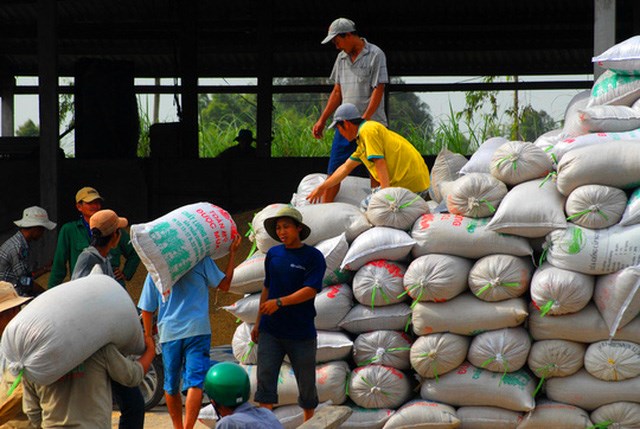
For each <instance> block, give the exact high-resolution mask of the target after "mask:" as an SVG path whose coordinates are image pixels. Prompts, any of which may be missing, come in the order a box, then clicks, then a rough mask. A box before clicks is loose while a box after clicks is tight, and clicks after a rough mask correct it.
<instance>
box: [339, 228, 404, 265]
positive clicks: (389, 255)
mask: <svg viewBox="0 0 640 429" xmlns="http://www.w3.org/2000/svg"><path fill="white" fill-rule="evenodd" d="M414 244H415V240H413V239H412V238H411V237H410V236H409V234H407V233H406V232H404V231H400V230H398V229H393V228H387V227H384V226H376V227H373V228H371V229H370V230H368V231H365V232H363V233H362V234H360V235H359V236H358V237H356V239H355V240H353V243H351V246H350V247H349V250H348V251H347V254H346V255H345V257H344V260H343V261H342V265H340V269H341V270H351V271H357V270H359V269H360V267H362V266H363V265H364V264H366V263H367V262H370V261H375V260H378V259H387V260H390V261H402V260H404V259H406V257H407V256H408V255H409V253H410V252H411V249H412V248H413V246H414Z"/></svg>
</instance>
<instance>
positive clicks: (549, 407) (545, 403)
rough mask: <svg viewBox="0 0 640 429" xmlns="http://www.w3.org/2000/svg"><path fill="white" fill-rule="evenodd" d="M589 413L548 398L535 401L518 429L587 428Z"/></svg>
mask: <svg viewBox="0 0 640 429" xmlns="http://www.w3.org/2000/svg"><path fill="white" fill-rule="evenodd" d="M588 427H591V420H589V413H587V412H586V411H585V410H583V409H581V408H578V407H576V406H573V405H568V404H562V403H559V402H553V401H549V400H541V401H539V402H538V403H536V408H535V409H533V410H531V411H529V412H528V413H527V414H525V416H524V418H523V419H522V422H521V423H520V424H519V425H518V429H539V428H588Z"/></svg>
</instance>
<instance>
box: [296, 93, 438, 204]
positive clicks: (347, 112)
mask: <svg viewBox="0 0 640 429" xmlns="http://www.w3.org/2000/svg"><path fill="white" fill-rule="evenodd" d="M333 127H337V129H338V131H340V134H342V135H343V136H344V137H345V138H346V139H347V140H349V141H352V140H356V143H357V147H356V151H355V152H354V153H353V154H351V156H350V157H349V159H347V160H346V161H345V162H344V164H342V165H341V166H340V167H338V169H337V170H336V171H335V173H333V174H332V175H331V176H330V177H329V178H328V179H327V180H325V181H324V182H323V183H322V184H321V185H319V186H318V187H316V188H315V189H314V190H313V191H312V192H311V193H310V194H309V196H308V197H307V199H308V200H309V201H311V202H314V203H315V202H319V201H320V200H321V198H322V195H323V193H324V191H325V190H326V189H328V188H331V187H332V186H336V185H337V184H339V183H340V182H341V181H342V180H343V179H344V178H345V177H347V176H348V175H349V173H351V171H352V170H353V169H354V168H356V167H357V166H358V165H360V164H364V166H365V167H367V170H369V172H370V173H371V176H372V177H373V178H374V179H376V180H377V181H378V182H379V183H380V188H381V189H383V188H388V187H399V188H405V189H408V190H410V191H412V192H415V193H416V194H418V195H421V196H423V197H424V198H425V199H427V198H428V197H427V192H426V191H427V190H428V189H429V168H428V167H427V165H426V164H425V162H424V159H423V158H422V155H420V152H418V150H417V149H416V148H415V147H414V146H413V145H412V144H411V143H410V142H409V141H408V140H407V139H405V138H404V137H402V136H401V135H399V134H397V133H395V132H393V131H391V130H389V129H387V128H386V127H385V126H384V125H382V124H381V123H379V122H375V121H366V120H364V119H362V116H361V115H360V112H358V109H357V108H356V106H354V105H353V104H350V103H345V104H342V105H341V106H340V107H339V108H338V109H337V110H336V112H335V114H334V115H333V122H332V123H331V125H329V128H333Z"/></svg>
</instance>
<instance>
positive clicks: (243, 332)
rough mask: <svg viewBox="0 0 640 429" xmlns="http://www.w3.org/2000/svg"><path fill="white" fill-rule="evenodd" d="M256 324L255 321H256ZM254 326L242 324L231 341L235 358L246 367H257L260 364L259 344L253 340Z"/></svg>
mask: <svg viewBox="0 0 640 429" xmlns="http://www.w3.org/2000/svg"><path fill="white" fill-rule="evenodd" d="M254 322H255V321H254ZM252 329H253V324H250V323H246V322H245V323H241V324H240V325H238V327H237V328H236V330H235V332H234V333H233V338H232V339H231V350H232V352H233V357H235V358H236V360H237V361H238V362H240V363H241V364H244V365H255V364H257V363H258V344H256V343H254V342H253V341H252V340H251V330H252Z"/></svg>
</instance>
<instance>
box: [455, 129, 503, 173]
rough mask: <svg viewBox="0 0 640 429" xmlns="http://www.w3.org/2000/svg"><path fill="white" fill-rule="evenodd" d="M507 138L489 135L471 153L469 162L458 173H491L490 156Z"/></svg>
mask: <svg viewBox="0 0 640 429" xmlns="http://www.w3.org/2000/svg"><path fill="white" fill-rule="evenodd" d="M507 141H508V140H507V139H505V138H504V137H491V138H489V139H487V140H485V141H484V142H483V143H482V144H481V145H480V147H479V148H478V149H477V150H476V151H475V152H474V154H473V155H471V158H470V159H469V162H467V163H466V164H465V165H464V167H462V168H461V169H460V175H461V176H463V175H465V174H469V173H491V158H492V157H493V154H494V153H495V151H496V150H498V148H499V147H500V146H502V145H503V144H505V143H506V142H507Z"/></svg>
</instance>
